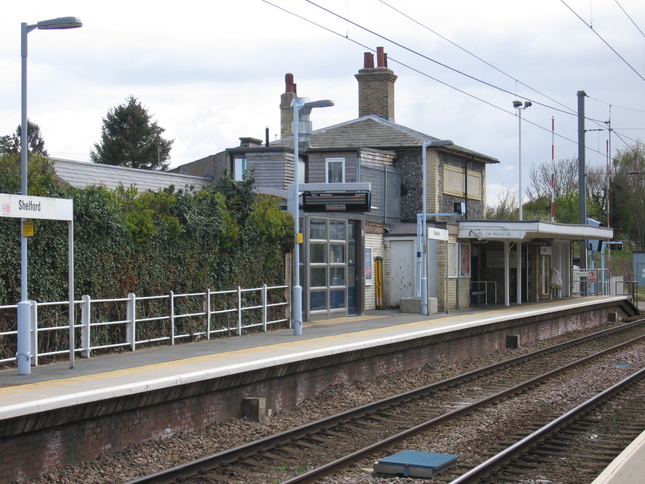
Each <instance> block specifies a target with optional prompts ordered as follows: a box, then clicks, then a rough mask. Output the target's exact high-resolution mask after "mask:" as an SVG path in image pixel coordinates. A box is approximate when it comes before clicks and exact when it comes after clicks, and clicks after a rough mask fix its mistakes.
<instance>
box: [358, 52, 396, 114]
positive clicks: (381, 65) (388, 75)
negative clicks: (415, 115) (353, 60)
mask: <svg viewBox="0 0 645 484" xmlns="http://www.w3.org/2000/svg"><path fill="white" fill-rule="evenodd" d="M376 60H377V65H376V67H374V54H373V53H372V52H365V54H364V57H363V68H362V69H359V71H358V74H356V80H357V81H358V116H359V117H360V116H365V115H367V114H375V115H377V116H380V117H382V118H384V119H387V120H388V121H392V122H394V82H395V81H396V79H397V76H396V75H395V74H394V72H392V71H391V70H390V69H388V67H387V54H386V53H385V51H384V50H383V47H377V48H376Z"/></svg>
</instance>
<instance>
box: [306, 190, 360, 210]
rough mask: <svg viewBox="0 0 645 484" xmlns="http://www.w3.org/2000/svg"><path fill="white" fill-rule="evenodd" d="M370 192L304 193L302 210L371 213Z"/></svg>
mask: <svg viewBox="0 0 645 484" xmlns="http://www.w3.org/2000/svg"><path fill="white" fill-rule="evenodd" d="M371 199H372V197H371V193H370V192H350V191H346V192H337V191H333V192H332V191H327V192H309V191H307V192H303V194H302V210H303V211H305V212H369V211H370V210H371Z"/></svg>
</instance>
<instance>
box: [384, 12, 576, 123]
mask: <svg viewBox="0 0 645 484" xmlns="http://www.w3.org/2000/svg"><path fill="white" fill-rule="evenodd" d="M380 2H381V3H382V4H384V5H386V6H387V7H389V8H391V9H392V10H394V11H395V12H397V13H399V14H400V15H403V16H404V17H405V18H407V19H408V20H411V21H412V22H414V23H415V24H417V25H419V26H420V27H422V28H424V29H426V30H427V31H429V32H432V33H433V34H435V35H436V36H437V37H439V38H441V39H443V40H445V41H446V42H448V43H449V44H450V45H452V46H454V47H456V48H458V49H459V50H461V51H463V52H465V53H466V54H468V55H470V56H472V57H474V58H475V59H477V60H478V61H480V62H483V63H484V64H486V65H487V66H488V67H490V68H492V69H494V70H496V71H497V72H499V73H500V74H503V75H504V76H506V77H508V78H509V79H511V80H513V81H515V82H516V83H518V84H521V85H522V86H524V87H526V88H527V89H530V90H531V91H533V92H535V93H537V94H539V95H540V96H544V97H545V98H547V99H548V100H550V101H552V102H554V103H556V104H559V105H560V106H562V107H563V108H565V109H568V110H570V111H572V112H575V111H574V110H573V109H572V108H570V107H568V106H566V105H564V104H563V103H561V102H560V101H557V100H555V99H553V98H552V97H550V96H548V95H546V94H544V93H543V92H540V91H538V90H537V89H535V88H533V87H531V86H529V85H528V84H525V83H524V82H522V81H520V80H518V79H516V78H515V77H513V76H512V75H510V74H508V73H506V72H504V71H503V70H502V69H500V68H498V67H496V66H494V65H493V64H491V63H490V62H488V61H486V60H485V59H483V58H481V57H480V56H478V55H477V54H474V53H472V52H470V51H469V50H468V49H466V48H464V47H461V46H460V45H459V44H457V43H455V42H453V41H452V40H450V39H448V38H447V37H445V36H443V35H441V34H440V33H439V32H436V31H435V30H432V29H431V28H430V27H428V26H427V25H424V24H422V23H421V22H419V21H418V20H416V19H414V18H412V17H411V16H409V15H408V14H406V13H404V12H402V11H401V10H399V9H397V8H396V7H393V6H392V5H390V4H389V3H387V2H386V1H385V0H380Z"/></svg>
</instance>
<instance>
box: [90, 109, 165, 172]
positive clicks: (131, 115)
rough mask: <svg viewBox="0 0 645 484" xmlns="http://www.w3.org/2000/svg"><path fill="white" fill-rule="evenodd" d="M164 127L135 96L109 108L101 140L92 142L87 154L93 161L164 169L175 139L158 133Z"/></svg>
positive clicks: (161, 132) (161, 131) (160, 132)
mask: <svg viewBox="0 0 645 484" xmlns="http://www.w3.org/2000/svg"><path fill="white" fill-rule="evenodd" d="M164 131H165V130H164V129H163V128H161V127H159V126H158V125H157V123H156V121H153V120H152V119H151V116H150V115H149V114H148V111H147V110H146V108H145V107H144V106H142V105H141V103H140V102H139V101H138V100H137V99H136V98H135V97H134V96H129V97H128V98H127V99H126V103H125V104H121V105H119V106H117V107H115V108H112V109H110V110H109V111H108V113H107V116H106V117H105V118H103V127H102V128H101V141H100V142H99V143H96V144H94V150H92V151H91V152H90V158H91V160H92V161H93V162H94V163H102V164H105V165H118V166H128V167H130V168H146V169H150V170H152V169H154V170H167V169H168V161H167V160H168V159H169V158H170V149H171V148H172V144H173V141H174V140H167V139H164V138H162V137H161V135H162V134H163V132H164Z"/></svg>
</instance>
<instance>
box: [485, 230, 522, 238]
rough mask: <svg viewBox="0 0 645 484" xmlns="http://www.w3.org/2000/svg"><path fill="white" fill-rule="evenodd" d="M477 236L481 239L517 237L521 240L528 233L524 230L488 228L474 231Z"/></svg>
mask: <svg viewBox="0 0 645 484" xmlns="http://www.w3.org/2000/svg"><path fill="white" fill-rule="evenodd" d="M473 234H474V235H475V237H477V238H478V239H480V240H488V239H515V240H521V239H523V238H524V236H525V235H526V232H525V231H523V230H504V229H498V230H494V229H488V230H475V231H474V232H473Z"/></svg>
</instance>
